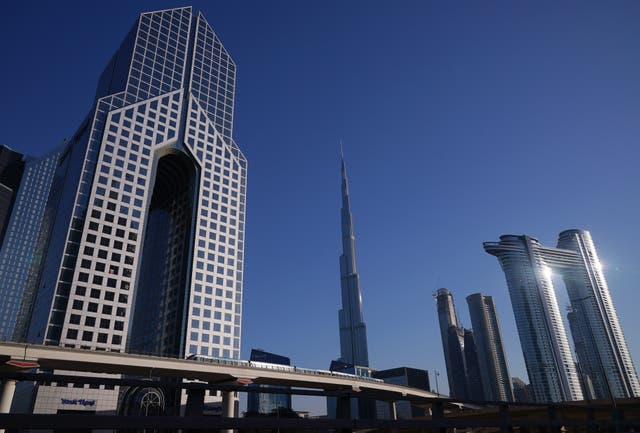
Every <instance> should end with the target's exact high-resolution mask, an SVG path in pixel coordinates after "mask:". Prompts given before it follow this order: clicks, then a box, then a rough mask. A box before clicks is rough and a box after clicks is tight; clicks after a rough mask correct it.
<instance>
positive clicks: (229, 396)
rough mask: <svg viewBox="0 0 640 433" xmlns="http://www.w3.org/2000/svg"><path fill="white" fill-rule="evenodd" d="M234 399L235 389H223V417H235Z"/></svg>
mask: <svg viewBox="0 0 640 433" xmlns="http://www.w3.org/2000/svg"><path fill="white" fill-rule="evenodd" d="M234 401H235V398H234V396H233V391H223V392H222V416H223V418H233V417H234V414H233V412H234V410H233V409H234Z"/></svg>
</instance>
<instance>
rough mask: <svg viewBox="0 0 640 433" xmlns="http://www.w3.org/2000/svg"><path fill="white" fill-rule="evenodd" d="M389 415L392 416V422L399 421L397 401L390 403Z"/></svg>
mask: <svg viewBox="0 0 640 433" xmlns="http://www.w3.org/2000/svg"><path fill="white" fill-rule="evenodd" d="M389 413H390V414H391V419H392V420H394V421H395V420H397V419H398V412H397V410H396V402H395V401H390V402H389Z"/></svg>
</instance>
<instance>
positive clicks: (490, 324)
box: [467, 293, 513, 401]
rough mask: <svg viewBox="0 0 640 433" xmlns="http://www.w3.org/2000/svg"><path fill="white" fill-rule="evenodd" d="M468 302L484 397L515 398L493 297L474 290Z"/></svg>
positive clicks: (506, 399) (499, 399)
mask: <svg viewBox="0 0 640 433" xmlns="http://www.w3.org/2000/svg"><path fill="white" fill-rule="evenodd" d="M467 304H468V305H469V315H470V316H471V326H473V336H474V339H475V343H476V350H477V353H478V364H479V365H480V378H481V381H482V388H483V390H484V396H485V399H486V400H493V401H513V391H512V389H511V379H510V377H509V368H508V366H507V358H506V356H505V354H504V347H503V345H502V335H501V333H500V325H499V323H498V315H497V314H496V307H495V304H494V303H493V298H492V297H491V296H485V295H483V294H482V293H474V294H473V295H469V296H467Z"/></svg>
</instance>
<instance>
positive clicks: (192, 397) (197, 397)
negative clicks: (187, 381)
mask: <svg viewBox="0 0 640 433" xmlns="http://www.w3.org/2000/svg"><path fill="white" fill-rule="evenodd" d="M205 393H206V390H205V389H188V390H187V405H186V407H185V409H184V414H185V416H202V415H203V413H204V396H205Z"/></svg>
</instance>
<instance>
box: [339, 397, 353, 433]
mask: <svg viewBox="0 0 640 433" xmlns="http://www.w3.org/2000/svg"><path fill="white" fill-rule="evenodd" d="M336 400H337V401H336V419H351V397H349V395H339V396H338V397H337V398H336ZM352 431H353V430H352V429H350V428H343V429H340V432H341V433H351V432H352Z"/></svg>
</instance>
